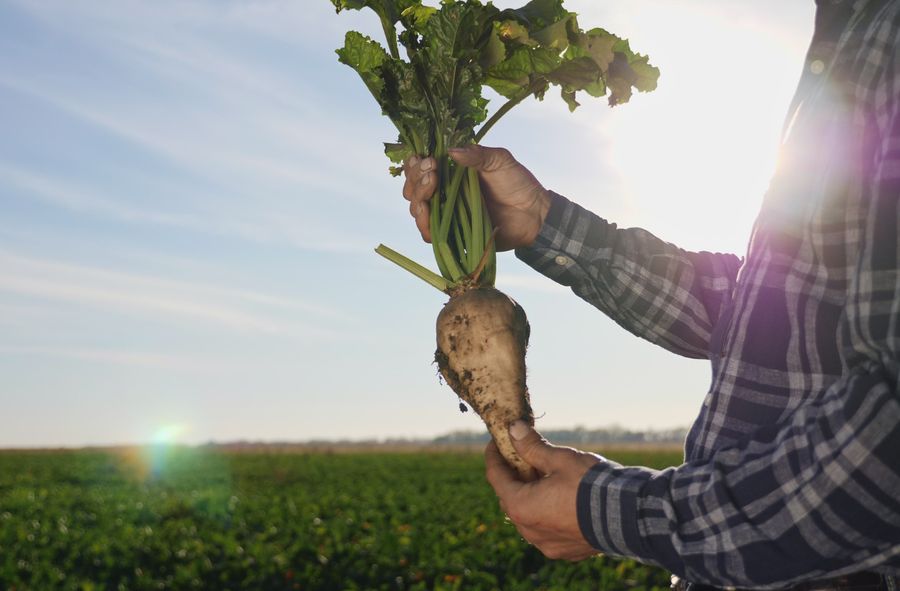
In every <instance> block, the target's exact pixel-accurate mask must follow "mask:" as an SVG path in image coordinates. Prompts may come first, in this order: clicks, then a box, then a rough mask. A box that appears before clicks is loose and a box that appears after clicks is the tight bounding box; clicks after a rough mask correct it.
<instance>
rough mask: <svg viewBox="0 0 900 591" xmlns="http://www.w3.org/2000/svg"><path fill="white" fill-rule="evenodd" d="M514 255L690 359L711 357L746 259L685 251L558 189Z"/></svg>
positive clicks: (632, 328) (627, 325)
mask: <svg viewBox="0 0 900 591" xmlns="http://www.w3.org/2000/svg"><path fill="white" fill-rule="evenodd" d="M516 256H517V257H518V258H519V259H521V260H522V261H524V262H525V263H527V264H529V265H530V266H532V267H533V268H534V269H536V270H537V271H539V272H541V273H543V274H544V275H546V276H547V277H549V278H551V279H553V280H554V281H556V282H558V283H561V284H562V285H565V286H568V287H571V288H572V291H573V292H574V293H575V294H576V295H578V296H579V297H581V298H582V299H584V300H585V301H587V302H588V303H590V304H591V305H593V306H595V307H597V308H598V309H600V310H601V311H603V312H604V313H606V314H607V315H608V316H609V317H610V318H612V319H613V320H614V321H616V322H617V323H618V324H620V325H621V326H623V327H624V328H625V329H627V330H628V331H630V332H631V333H633V334H635V335H637V336H639V337H642V338H644V339H647V340H648V341H650V342H652V343H655V344H658V345H660V346H662V347H664V348H666V349H668V350H670V351H673V352H675V353H678V354H680V355H684V356H686V357H692V358H699V359H702V358H706V357H708V351H709V342H710V336H711V334H712V330H713V327H714V326H715V323H716V320H717V318H718V317H719V314H720V312H721V310H722V306H723V304H725V303H726V302H728V301H729V299H730V296H731V291H732V290H733V289H734V284H735V278H736V276H737V272H738V269H739V268H740V265H741V261H740V259H739V258H738V257H736V256H734V255H728V254H716V253H710V252H696V253H695V252H687V251H684V250H682V249H680V248H678V247H676V246H674V245H672V244H668V243H666V242H663V241H662V240H660V239H659V238H657V237H655V236H653V235H652V234H651V233H649V232H647V231H646V230H643V229H641V228H628V229H621V228H617V227H616V225H615V224H612V223H609V222H607V221H606V220H604V219H602V218H600V217H598V216H597V215H595V214H593V213H591V212H590V211H588V210H586V209H584V208H582V207H580V206H578V205H576V204H575V203H572V202H570V201H568V200H567V199H565V198H564V197H561V196H559V195H556V194H552V203H551V207H550V211H549V213H548V214H547V217H546V219H545V221H544V225H543V227H542V228H541V232H540V234H539V235H538V238H537V240H535V242H534V244H532V245H531V246H529V247H527V248H520V249H518V250H516Z"/></svg>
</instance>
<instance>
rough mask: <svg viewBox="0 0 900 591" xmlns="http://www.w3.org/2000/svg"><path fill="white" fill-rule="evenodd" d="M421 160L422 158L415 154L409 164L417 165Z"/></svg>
mask: <svg viewBox="0 0 900 591" xmlns="http://www.w3.org/2000/svg"><path fill="white" fill-rule="evenodd" d="M419 160H420V158H419V157H418V156H413V157H412V158H410V159H409V165H410V166H416V165H418V164H419Z"/></svg>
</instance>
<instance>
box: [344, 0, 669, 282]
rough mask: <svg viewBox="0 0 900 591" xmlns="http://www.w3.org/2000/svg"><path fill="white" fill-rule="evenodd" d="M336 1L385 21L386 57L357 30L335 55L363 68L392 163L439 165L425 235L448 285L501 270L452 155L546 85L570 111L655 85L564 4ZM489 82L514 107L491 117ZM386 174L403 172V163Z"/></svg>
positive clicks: (650, 73) (473, 187)
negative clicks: (390, 134)
mask: <svg viewBox="0 0 900 591" xmlns="http://www.w3.org/2000/svg"><path fill="white" fill-rule="evenodd" d="M331 2H332V3H333V4H334V6H335V8H336V9H337V11H338V12H340V11H341V10H347V9H362V8H369V9H371V10H372V11H374V12H375V14H376V15H377V16H378V18H379V19H380V21H381V24H382V28H383V30H384V33H385V39H386V42H387V49H385V48H384V47H382V46H381V45H380V44H379V43H377V42H376V41H373V40H371V39H369V38H367V37H364V36H363V35H361V34H359V33H357V32H354V31H350V32H349V33H347V36H346V39H345V43H344V47H343V48H341V49H338V50H337V53H338V58H339V60H340V62H341V63H343V64H346V65H348V66H350V67H351V68H353V69H354V70H356V72H357V73H358V74H359V75H360V77H361V78H362V80H363V82H364V83H365V85H366V87H367V88H368V89H369V91H370V92H371V93H372V95H373V96H374V97H375V100H376V101H377V102H378V104H379V106H380V107H381V111H382V113H383V114H384V115H386V116H387V117H389V118H390V119H391V121H392V122H393V123H394V125H395V126H396V128H397V130H398V132H399V139H398V141H397V142H395V143H388V144H385V153H386V154H387V156H388V157H389V158H390V160H391V162H393V163H395V164H399V163H400V162H402V161H403V160H404V159H406V158H409V157H410V156H412V155H421V156H424V155H432V156H434V157H435V158H436V159H437V161H438V177H439V179H438V180H439V183H438V185H439V189H438V192H437V194H436V197H435V199H434V200H433V201H432V203H433V204H435V206H433V207H432V216H431V220H430V229H431V237H432V244H433V246H434V255H435V259H436V261H437V264H438V267H439V269H440V271H441V274H442V275H443V276H444V278H445V279H446V280H448V281H449V283H450V284H451V285H459V284H461V283H478V284H481V285H493V283H494V278H495V275H496V263H495V253H494V249H493V242H492V240H491V239H490V238H491V224H490V220H489V219H488V215H487V211H486V209H485V208H484V206H483V203H482V196H481V189H480V187H479V186H478V183H474V184H473V183H470V182H465V180H464V179H466V178H467V177H468V174H469V173H468V172H467V171H466V170H465V169H463V168H461V167H457V166H456V164H455V163H454V162H453V161H452V160H451V159H449V158H448V156H447V150H448V149H449V148H453V147H458V146H464V145H466V144H470V143H477V142H478V141H480V140H481V138H482V137H484V134H485V133H487V131H488V130H490V128H491V127H492V126H493V125H494V124H495V123H497V121H498V120H499V119H500V118H501V117H503V116H504V115H505V114H506V113H507V112H509V110H510V109H511V108H512V107H514V106H515V105H517V104H519V103H520V102H521V101H523V100H524V99H526V98H528V97H529V96H534V97H536V98H538V99H543V97H544V95H545V93H546V92H547V90H548V89H549V88H550V87H551V86H556V87H558V88H559V90H560V96H561V97H562V99H563V100H564V101H565V102H566V103H567V104H568V106H569V108H570V109H571V110H574V109H575V108H577V107H578V105H579V103H578V101H577V95H578V93H579V92H586V93H587V94H588V95H590V96H594V97H602V96H607V94H608V96H609V99H608V100H609V104H610V105H617V104H621V103H624V102H627V101H628V100H629V99H630V98H631V95H632V89H637V90H639V91H642V92H647V91H650V90H653V89H655V88H656V80H657V78H658V77H659V70H657V69H656V68H655V67H653V66H651V65H650V63H649V61H648V58H647V57H646V56H642V55H640V54H637V53H634V52H633V51H632V50H631V47H630V46H629V44H628V42H627V41H625V40H623V39H620V38H618V37H616V36H615V35H613V34H611V33H609V32H607V31H605V30H603V29H591V30H589V31H587V32H585V31H583V30H582V29H581V28H580V27H579V25H578V21H577V18H576V15H575V13H572V12H569V11H567V10H566V9H565V8H564V7H563V2H562V0H532V1H531V2H529V3H528V4H526V5H525V6H523V7H521V8H518V9H508V10H503V11H501V10H498V9H497V8H496V7H494V6H493V5H492V4H491V3H490V2H488V3H486V4H482V3H481V2H480V1H479V0H443V1H442V2H441V3H440V6H439V7H432V6H428V5H426V4H423V3H422V1H421V0H331ZM397 25H400V26H401V28H402V30H401V31H400V32H399V33H398V32H397ZM398 41H399V44H398ZM400 46H402V47H403V48H404V50H405V53H406V58H407V59H403V57H401V55H400V51H399V47H400ZM485 86H487V87H490V88H492V89H493V90H495V91H496V92H497V93H499V94H500V95H501V96H503V97H505V98H507V99H508V101H507V102H506V104H504V105H503V106H501V107H500V108H499V109H498V110H497V111H496V112H495V113H494V115H493V116H491V117H490V118H488V100H487V99H486V98H485V97H484V96H483V89H484V87H485ZM390 170H391V173H392V174H394V175H399V174H400V173H401V169H400V168H399V167H398V166H393V167H391V168H390ZM482 263H486V264H482ZM405 268H407V270H409V267H408V265H407V266H406V267H405ZM423 278H424V277H423ZM429 282H430V283H432V284H434V282H433V281H429Z"/></svg>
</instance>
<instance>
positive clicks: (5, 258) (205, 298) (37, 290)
mask: <svg viewBox="0 0 900 591" xmlns="http://www.w3.org/2000/svg"><path fill="white" fill-rule="evenodd" d="M0 266H2V268H3V270H4V272H3V274H2V275H0V292H8V293H14V294H19V295H26V296H29V297H31V298H38V299H49V300H54V301H67V302H77V303H82V304H87V305H91V306H96V307H98V308H101V309H114V310H120V311H125V312H127V313H131V314H136V315H139V316H146V315H150V316H153V317H159V316H163V317H172V318H182V319H185V318H186V319H189V320H193V321H195V322H199V323H201V324H206V325H214V326H218V327H222V328H226V329H231V330H237V331H244V332H255V333H262V334H270V335H283V336H287V337H293V338H300V339H304V340H307V339H323V338H324V339H332V340H333V339H340V338H343V336H342V334H341V333H339V332H337V331H334V330H333V329H326V328H320V327H317V326H314V325H311V324H309V323H304V322H303V321H302V319H298V318H296V316H295V315H294V314H291V313H292V312H295V313H300V314H301V315H306V316H312V315H315V316H320V315H321V314H323V313H324V314H326V315H328V316H329V317H330V318H331V319H336V318H341V316H342V315H341V314H340V313H338V312H337V311H335V310H332V309H329V308H327V307H324V306H318V305H313V304H307V303H304V302H302V301H298V300H292V299H289V298H285V297H283V296H275V295H270V294H265V293H257V292H254V291H250V290H234V289H229V288H222V287H218V286H210V285H204V284H200V283H191V282H186V281H175V280H171V279H165V278H159V277H152V276H144V275H136V274H131V273H123V272H119V271H109V270H105V269H97V268H93V267H90V266H86V265H74V264H69V263H61V262H57V261H52V260H46V259H35V258H30V257H23V256H19V255H17V254H15V253H11V252H8V251H2V250H0ZM260 308H262V309H261V310H260Z"/></svg>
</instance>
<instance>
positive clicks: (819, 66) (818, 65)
mask: <svg viewBox="0 0 900 591" xmlns="http://www.w3.org/2000/svg"><path fill="white" fill-rule="evenodd" d="M809 71H810V72H812V73H813V74H815V75H816V76H818V75H819V74H821V73H822V72H824V71H825V62H823V61H822V60H815V61H813V63H811V64H809Z"/></svg>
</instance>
